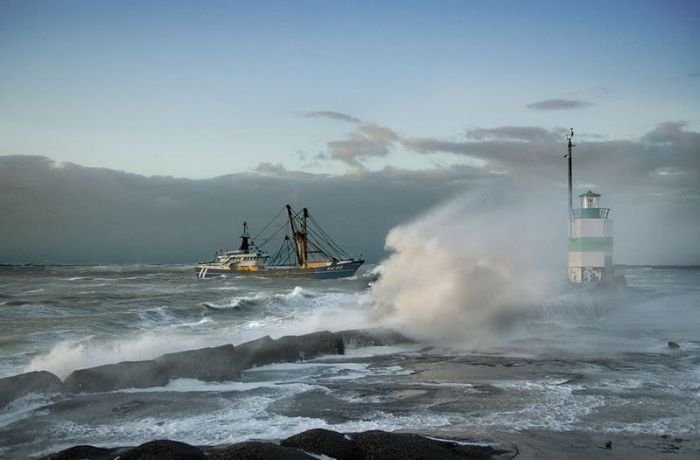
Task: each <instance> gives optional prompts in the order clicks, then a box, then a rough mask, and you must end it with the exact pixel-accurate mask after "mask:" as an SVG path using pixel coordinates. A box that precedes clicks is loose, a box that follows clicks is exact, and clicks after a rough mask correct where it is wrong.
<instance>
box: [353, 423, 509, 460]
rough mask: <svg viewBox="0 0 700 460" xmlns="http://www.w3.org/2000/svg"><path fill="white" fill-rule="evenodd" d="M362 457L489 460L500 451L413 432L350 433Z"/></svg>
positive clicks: (392, 459)
mask: <svg viewBox="0 0 700 460" xmlns="http://www.w3.org/2000/svg"><path fill="white" fill-rule="evenodd" d="M350 437H351V438H352V440H353V441H354V442H355V443H356V444H357V447H358V448H359V450H360V456H359V457H357V458H365V459H383V460H414V459H415V460H418V459H421V460H430V459H435V460H450V459H455V460H456V459H475V460H476V459H479V460H481V459H483V460H486V459H490V458H492V457H493V456H494V455H496V454H499V453H500V451H497V450H495V449H494V448H492V447H490V446H477V445H463V444H458V443H456V442H448V441H438V440H434V439H429V438H426V437H424V436H420V435H418V434H412V433H387V432H386V431H380V430H374V431H365V432H362V433H354V434H351V435H350Z"/></svg>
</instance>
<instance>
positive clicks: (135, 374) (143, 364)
mask: <svg viewBox="0 0 700 460" xmlns="http://www.w3.org/2000/svg"><path fill="white" fill-rule="evenodd" d="M169 381H170V375H169V373H168V371H167V369H166V368H165V367H164V366H159V365H158V363H156V362H155V361H152V360H151V361H123V362H121V363H117V364H107V365H104V366H97V367H90V368H88V369H79V370H77V371H73V372H71V374H70V375H69V376H68V377H66V380H65V381H64V382H63V383H64V385H65V387H66V389H67V390H68V391H70V392H73V393H95V392H102V391H114V390H118V389H121V388H148V387H158V386H163V385H166V384H167V383H168V382H169Z"/></svg>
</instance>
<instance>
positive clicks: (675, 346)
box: [668, 340, 681, 350]
mask: <svg viewBox="0 0 700 460" xmlns="http://www.w3.org/2000/svg"><path fill="white" fill-rule="evenodd" d="M680 347H681V346H680V345H679V344H678V343H677V342H674V341H673V340H669V341H668V348H670V349H672V350H676V349H678V348H680Z"/></svg>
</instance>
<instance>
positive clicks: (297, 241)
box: [286, 205, 309, 267]
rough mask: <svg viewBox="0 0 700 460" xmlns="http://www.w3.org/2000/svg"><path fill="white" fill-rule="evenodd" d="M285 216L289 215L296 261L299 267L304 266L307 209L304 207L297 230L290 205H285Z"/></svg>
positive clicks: (306, 246) (306, 248)
mask: <svg viewBox="0 0 700 460" xmlns="http://www.w3.org/2000/svg"><path fill="white" fill-rule="evenodd" d="M286 207H287V216H288V217H289V227H290V228H291V230H292V236H293V237H294V248H295V250H296V254H297V263H298V264H299V265H300V266H301V267H306V258H307V254H308V244H307V241H306V234H307V233H306V218H307V217H309V211H308V210H307V209H306V208H304V214H303V215H304V219H303V220H302V227H301V230H297V228H296V226H295V225H294V218H295V217H294V212H293V211H292V207H291V206H290V205H287V206H286Z"/></svg>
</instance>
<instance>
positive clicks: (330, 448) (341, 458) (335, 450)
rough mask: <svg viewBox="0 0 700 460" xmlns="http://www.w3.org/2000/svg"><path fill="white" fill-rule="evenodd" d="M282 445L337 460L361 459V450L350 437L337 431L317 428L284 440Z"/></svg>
mask: <svg viewBox="0 0 700 460" xmlns="http://www.w3.org/2000/svg"><path fill="white" fill-rule="evenodd" d="M280 444H282V445H283V446H286V447H294V448H297V449H301V450H305V451H307V452H311V453H312V454H317V455H325V456H326V457H331V458H334V459H336V460H352V459H356V458H361V457H360V449H359V448H358V447H357V444H356V443H355V442H354V441H352V440H351V439H350V438H349V437H347V436H346V435H344V434H342V433H338V432H336V431H331V430H324V429H322V428H316V429H313V430H307V431H304V432H302V433H299V434H295V435H294V436H290V437H289V438H287V439H285V440H283V441H282V442H281V443H280Z"/></svg>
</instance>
